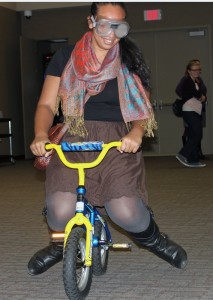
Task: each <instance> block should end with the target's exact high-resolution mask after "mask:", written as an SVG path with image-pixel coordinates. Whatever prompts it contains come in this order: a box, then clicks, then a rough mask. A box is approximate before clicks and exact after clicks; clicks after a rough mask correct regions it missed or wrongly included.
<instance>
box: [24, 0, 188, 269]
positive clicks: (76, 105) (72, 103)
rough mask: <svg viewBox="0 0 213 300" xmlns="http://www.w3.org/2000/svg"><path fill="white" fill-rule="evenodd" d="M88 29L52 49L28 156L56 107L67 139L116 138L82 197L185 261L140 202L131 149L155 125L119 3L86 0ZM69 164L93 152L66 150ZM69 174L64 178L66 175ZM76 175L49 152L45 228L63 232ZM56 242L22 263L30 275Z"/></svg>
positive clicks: (42, 139)
mask: <svg viewBox="0 0 213 300" xmlns="http://www.w3.org/2000/svg"><path fill="white" fill-rule="evenodd" d="M87 20H88V26H89V31H88V32H86V34H85V35H84V36H83V37H82V38H81V39H80V40H79V41H78V42H77V44H76V45H75V47H71V46H68V47H67V48H63V49H61V50H59V51H58V52H57V53H56V54H55V56H54V58H53V59H52V61H51V63H50V65H49V67H48V69H47V72H46V75H47V76H46V79H45V82H44V86H43V90H42V93H41V97H40V100H39V102H38V106H37V110H36V114H35V139H34V140H33V142H32V144H31V150H32V152H33V154H34V155H36V156H42V155H45V156H47V155H49V153H48V152H46V151H45V143H47V142H49V140H48V131H49V129H50V127H51V125H52V123H53V119H54V116H55V114H56V112H57V109H58V107H59V103H60V104H61V107H62V111H63V115H64V122H65V123H67V124H68V125H69V129H68V131H67V133H66V134H65V136H64V138H63V140H66V141H68V142H77V141H80V142H81V141H89V140H101V141H104V142H105V143H108V142H110V141H113V140H114V141H116V140H121V141H122V144H121V147H119V148H118V149H117V150H116V149H111V150H110V152H109V154H108V155H107V157H106V159H105V160H104V161H103V163H102V164H100V165H99V166H98V167H97V168H95V169H91V170H88V172H87V173H86V184H87V185H86V188H87V196H88V199H91V200H92V201H91V202H92V204H94V205H96V206H104V208H105V210H106V212H107V214H108V216H109V217H110V218H111V220H112V221H113V222H114V223H116V224H117V225H119V226H120V227H121V228H123V229H124V230H126V231H127V232H128V233H129V234H130V235H131V237H132V238H133V239H134V240H135V241H136V242H138V243H139V244H140V245H141V246H142V247H145V248H147V249H148V250H150V251H152V252H153V253H155V254H156V255H158V256H159V257H161V258H162V259H164V260H165V261H167V262H169V263H170V264H171V265H173V266H175V267H177V268H183V267H185V266H186V263H187V255H186V252H185V251H184V250H183V249H182V248H181V247H180V246H179V245H177V244H176V243H174V242H173V241H171V240H170V239H169V238H168V237H167V236H165V235H163V234H161V233H160V232H159V229H158V226H157V225H156V223H155V221H154V220H153V216H152V214H151V212H150V209H149V208H148V206H147V191H146V186H145V167H144V161H143V156H142V153H141V151H139V149H140V146H141V144H142V139H143V136H144V135H147V136H153V130H154V129H156V122H155V120H154V114H153V111H152V106H151V104H150V101H149V91H150V86H149V69H148V67H147V66H146V64H145V62H144V59H143V57H142V54H141V51H140V50H139V48H138V47H137V46H136V44H135V43H134V42H133V41H132V40H131V39H129V38H127V34H128V32H129V24H128V23H127V22H126V10H125V6H124V4H123V3H122V2H94V3H93V4H92V6H91V14H90V16H89V17H88V18H87ZM66 155H67V158H68V160H70V161H78V162H79V161H92V160H93V159H94V157H95V155H96V154H95V153H87V154H85V153H77V152H76V153H71V154H70V153H68V154H66ZM70 179H71V180H70ZM77 184H78V181H77V173H76V172H75V171H74V170H71V169H68V168H66V167H65V166H64V165H63V164H62V163H61V162H60V161H59V158H58V157H57V155H54V156H53V158H52V160H51V162H50V164H49V166H48V167H47V170H46V199H45V206H46V218H47V223H48V226H49V229H50V231H56V232H61V231H64V228H65V225H66V223H67V222H68V220H70V218H72V217H73V216H74V213H75V205H76V186H77ZM62 256H63V247H62V243H61V242H51V243H50V245H49V246H47V247H45V248H44V249H42V250H40V251H38V252H37V253H36V254H35V255H34V256H33V257H32V258H31V260H30V261H29V263H28V272H29V274H31V275H37V274H40V273H42V272H44V271H46V270H47V269H48V268H50V267H51V266H53V265H54V264H55V263H57V262H59V261H60V260H61V259H62Z"/></svg>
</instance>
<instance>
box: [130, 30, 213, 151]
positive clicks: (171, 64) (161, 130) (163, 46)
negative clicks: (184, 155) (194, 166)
mask: <svg viewBox="0 0 213 300" xmlns="http://www.w3.org/2000/svg"><path fill="white" fill-rule="evenodd" d="M191 33H194V34H191ZM131 37H132V38H134V39H135V40H136V41H137V42H138V44H139V46H140V47H141V49H142V51H143V54H144V57H145V60H146V61H147V63H148V65H149V66H150V68H151V85H152V93H151V102H152V105H153V109H154V112H155V117H156V120H157V122H158V131H157V133H156V136H155V138H154V139H145V141H144V154H146V155H175V154H176V153H177V152H178V151H179V150H180V148H181V146H182V139H181V137H182V133H183V120H182V118H177V117H175V116H174V115H173V113H172V102H173V101H174V100H175V99H176V98H177V95H176V94H175V88H176V86H177V84H178V82H179V80H180V79H181V78H182V77H183V75H184V72H185V67H186V64H187V62H188V61H189V60H191V59H199V60H200V61H201V64H202V74H201V77H202V78H203V80H204V83H205V84H206V86H207V89H208V98H209V99H211V89H210V86H211V85H210V82H211V80H210V78H211V70H210V69H209V66H210V65H211V64H210V42H209V28H208V27H202V28H199V32H198V33H197V30H196V29H194V28H184V29H183V28H181V29H174V30H160V31H157V32H156V31H155V32H150V31H149V32H133V33H131ZM211 110H212V105H211V103H209V104H208V105H207V113H206V115H207V116H206V119H207V121H206V128H204V134H203V141H202V148H203V152H204V153H205V154H212V152H213V141H212V139H213V135H212V126H211V119H210V115H212V113H211Z"/></svg>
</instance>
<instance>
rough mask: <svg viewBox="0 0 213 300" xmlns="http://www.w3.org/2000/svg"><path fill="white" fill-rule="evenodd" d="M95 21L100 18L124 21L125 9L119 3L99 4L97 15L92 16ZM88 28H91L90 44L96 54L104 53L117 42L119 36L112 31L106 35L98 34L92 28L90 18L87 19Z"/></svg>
mask: <svg viewBox="0 0 213 300" xmlns="http://www.w3.org/2000/svg"><path fill="white" fill-rule="evenodd" d="M94 18H95V21H98V20H100V19H106V20H109V21H110V20H113V21H124V20H125V11H124V10H123V8H122V7H120V6H119V5H111V4H107V5H99V7H98V11H97V15H96V16H94ZM88 24H89V28H90V29H93V37H92V44H93V47H94V50H95V52H96V55H97V54H98V53H100V52H102V53H104V52H105V54H106V53H107V52H108V51H109V50H110V49H111V48H112V47H113V46H114V45H115V44H117V43H118V42H119V40H120V39H119V38H117V37H116V36H115V33H114V31H113V30H112V32H111V33H110V34H108V35H107V36H100V35H98V34H97V32H96V30H95V29H94V28H93V24H92V21H91V19H90V18H89V20H88Z"/></svg>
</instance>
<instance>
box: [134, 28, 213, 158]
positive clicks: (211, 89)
mask: <svg viewBox="0 0 213 300" xmlns="http://www.w3.org/2000/svg"><path fill="white" fill-rule="evenodd" d="M204 28H206V29H207V30H208V37H207V38H208V45H209V52H208V61H209V86H208V87H207V88H208V98H209V99H213V98H212V96H213V65H212V64H213V59H212V56H211V53H212V30H211V26H210V25H208V24H203V25H199V26H197V25H191V26H189V25H187V26H177V27H169V28H167V27H162V28H159V29H157V30H156V28H151V29H133V30H131V31H130V34H131V33H132V34H134V33H158V32H162V31H178V30H189V31H190V30H194V31H199V30H202V29H204ZM136 42H137V40H136ZM142 50H143V49H142ZM145 59H146V57H145ZM156 88H157V87H156ZM209 110H210V113H209V115H210V116H212V117H211V118H210V119H209V126H210V127H211V128H210V130H211V132H212V133H213V100H212V101H211V100H210V102H209ZM210 149H211V153H209V154H213V137H212V138H211V145H210ZM145 155H149V154H148V153H145ZM151 155H152V156H154V155H155V156H158V155H160V154H151Z"/></svg>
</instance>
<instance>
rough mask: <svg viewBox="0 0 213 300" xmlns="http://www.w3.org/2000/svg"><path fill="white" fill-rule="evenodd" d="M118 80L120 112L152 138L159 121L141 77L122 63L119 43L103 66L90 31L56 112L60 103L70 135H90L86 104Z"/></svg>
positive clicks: (67, 72)
mask: <svg viewBox="0 0 213 300" xmlns="http://www.w3.org/2000/svg"><path fill="white" fill-rule="evenodd" d="M116 77H117V78H118V90H119V101H120V107H121V113H122V116H123V119H124V122H125V123H126V124H127V127H129V124H131V122H132V121H139V124H140V125H141V126H143V127H144V129H145V130H146V135H147V136H153V129H156V122H155V119H154V114H153V110H152V106H151V103H150V101H149V99H148V97H147V96H146V94H145V91H144V88H143V86H142V84H141V81H140V79H139V77H138V76H137V75H135V74H131V73H130V72H129V71H128V69H127V67H126V66H125V65H123V64H121V61H120V52H119V44H116V45H115V46H114V47H113V48H111V49H110V50H109V51H108V53H107V55H106V57H105V59H104V61H103V62H102V64H100V63H99V61H98V60H97V57H96V55H95V52H94V49H93V47H92V33H91V32H87V33H86V34H85V35H84V36H83V38H82V39H81V40H80V41H79V42H77V44H76V46H75V48H74V49H73V51H72V53H71V57H70V59H69V61H68V63H67V64H66V67H65V69H64V71H63V74H62V76H61V81H60V87H59V93H58V101H57V109H58V105H59V103H60V102H61V107H62V112H63V115H64V118H65V122H66V123H68V124H69V132H70V133H71V134H72V135H79V136H82V137H84V136H85V135H87V130H86V128H85V126H84V105H85V104H86V102H87V101H88V99H89V97H90V96H94V95H97V94H98V93H100V92H101V91H103V89H104V87H105V85H106V82H107V81H108V80H111V79H113V78H116Z"/></svg>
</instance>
